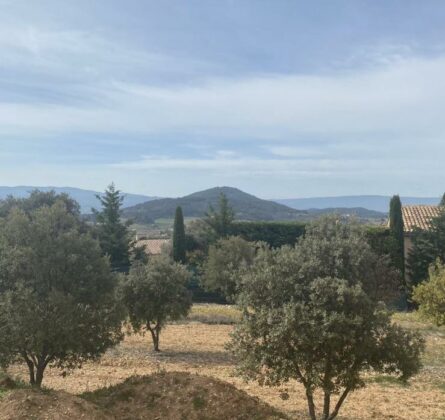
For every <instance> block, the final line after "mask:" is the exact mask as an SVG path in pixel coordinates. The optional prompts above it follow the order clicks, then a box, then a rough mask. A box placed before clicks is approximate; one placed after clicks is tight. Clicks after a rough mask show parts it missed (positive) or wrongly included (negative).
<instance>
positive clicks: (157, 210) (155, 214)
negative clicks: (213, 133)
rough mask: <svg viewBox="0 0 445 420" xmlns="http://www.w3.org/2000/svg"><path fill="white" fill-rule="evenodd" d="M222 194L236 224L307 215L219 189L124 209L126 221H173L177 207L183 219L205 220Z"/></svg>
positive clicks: (233, 190) (283, 206)
mask: <svg viewBox="0 0 445 420" xmlns="http://www.w3.org/2000/svg"><path fill="white" fill-rule="evenodd" d="M221 193H223V194H224V195H225V196H226V197H227V199H228V200H229V202H230V205H231V206H232V207H233V210H234V213H235V218H236V219H237V220H295V219H296V218H297V217H300V216H306V215H307V213H306V212H304V211H299V210H295V209H292V208H290V207H287V206H285V205H282V204H278V203H275V202H273V201H270V200H261V199H259V198H257V197H255V196H253V195H250V194H247V193H245V192H243V191H240V190H238V189H236V188H230V187H216V188H210V189H208V190H205V191H199V192H196V193H193V194H190V195H187V196H185V197H180V198H163V199H157V200H151V201H148V202H146V203H142V204H138V205H136V206H132V207H127V208H125V209H123V214H124V216H125V217H126V218H129V219H132V220H134V221H135V222H137V223H152V222H153V221H155V220H156V221H158V219H171V216H172V214H173V213H174V212H175V209H176V207H178V206H181V208H182V211H183V214H184V217H186V218H187V217H195V218H198V217H199V218H201V217H205V214H206V212H208V207H209V205H212V206H213V207H214V208H218V207H219V200H220V196H221Z"/></svg>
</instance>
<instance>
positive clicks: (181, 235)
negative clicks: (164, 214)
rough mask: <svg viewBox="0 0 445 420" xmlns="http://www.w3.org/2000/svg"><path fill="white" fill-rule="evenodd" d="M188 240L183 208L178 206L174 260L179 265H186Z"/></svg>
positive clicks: (174, 227) (175, 224)
mask: <svg viewBox="0 0 445 420" xmlns="http://www.w3.org/2000/svg"><path fill="white" fill-rule="evenodd" d="M185 249H186V238H185V228H184V216H183V215H182V208H181V207H180V206H178V207H177V208H176V213H175V221H174V224H173V260H174V261H176V262H179V263H182V264H184V263H185Z"/></svg>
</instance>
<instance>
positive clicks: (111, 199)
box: [93, 184, 141, 272]
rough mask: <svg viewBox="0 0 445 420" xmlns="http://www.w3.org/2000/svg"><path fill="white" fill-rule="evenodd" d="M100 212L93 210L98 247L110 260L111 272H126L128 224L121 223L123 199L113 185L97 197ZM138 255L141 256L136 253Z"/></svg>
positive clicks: (131, 243)
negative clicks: (100, 206)
mask: <svg viewBox="0 0 445 420" xmlns="http://www.w3.org/2000/svg"><path fill="white" fill-rule="evenodd" d="M97 199H98V200H99V201H100V203H101V205H102V210H101V211H97V210H94V209H93V213H94V214H95V217H96V230H97V236H98V238H99V242H100V246H101V248H102V251H103V253H104V254H105V255H107V256H108V257H109V258H110V263H111V267H112V269H113V271H120V272H127V271H128V269H129V267H130V250H131V247H132V246H133V241H132V238H131V233H130V230H129V228H128V226H129V223H123V222H122V221H121V216H120V211H121V206H122V203H123V201H124V197H123V196H122V195H121V192H120V191H119V190H116V188H115V186H114V184H111V185H110V186H109V187H108V188H107V190H106V191H105V194H104V196H100V195H98V196H97ZM138 255H141V254H140V253H138Z"/></svg>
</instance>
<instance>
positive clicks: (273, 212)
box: [0, 186, 440, 223]
mask: <svg viewBox="0 0 445 420" xmlns="http://www.w3.org/2000/svg"><path fill="white" fill-rule="evenodd" d="M36 188H37V189H39V190H41V191H50V190H55V191H56V192H57V193H67V194H69V195H70V196H71V197H72V198H74V199H75V200H76V201H78V202H79V204H80V206H81V211H82V213H90V212H91V208H98V206H99V202H98V200H97V198H96V194H101V193H99V192H97V191H92V190H84V189H80V188H72V187H32V186H18V187H1V186H0V199H4V198H6V197H7V196H8V195H12V196H14V197H26V196H27V195H29V192H30V191H32V190H33V189H36ZM221 192H224V193H225V194H226V195H227V197H228V199H229V201H230V204H231V206H232V207H233V208H234V210H235V214H236V217H237V219H240V220H310V219H313V218H316V217H318V216H320V215H322V214H328V213H337V214H340V215H342V216H348V217H349V216H355V217H357V218H359V219H374V220H378V219H382V218H385V217H386V215H387V212H388V207H389V200H390V199H391V197H389V196H382V195H359V196H341V197H315V198H288V199H279V200H263V199H260V198H257V197H255V196H253V195H251V194H247V193H245V192H243V191H240V190H239V189H236V188H231V187H216V188H211V189H208V190H205V191H200V192H196V193H193V194H190V195H187V196H185V197H180V198H159V197H151V196H146V195H142V194H127V193H124V197H125V198H124V205H123V207H124V211H123V213H124V216H125V217H129V218H132V219H133V220H134V221H135V222H139V223H147V222H151V221H153V220H156V219H161V218H167V219H170V218H172V217H173V215H174V212H175V209H176V206H178V205H179V206H182V209H183V212H184V215H185V216H187V217H202V216H203V215H204V214H205V212H206V211H207V210H208V207H209V204H211V205H213V206H216V205H217V202H218V198H219V195H220V193H221ZM439 201H440V199H439V198H438V197H402V203H403V204H405V205H409V204H411V205H412V204H429V205H437V204H438V203H439Z"/></svg>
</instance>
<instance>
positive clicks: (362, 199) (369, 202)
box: [274, 195, 440, 213]
mask: <svg viewBox="0 0 445 420" xmlns="http://www.w3.org/2000/svg"><path fill="white" fill-rule="evenodd" d="M390 200H391V197H390V196H384V195H351V196H340V197H314V198H286V199H281V200H274V201H276V202H277V203H281V204H284V205H286V206H289V207H292V208H294V209H299V210H309V209H328V208H333V209H340V208H342V209H344V208H349V209H350V208H359V207H361V208H364V209H367V210H374V211H378V212H382V213H388V209H389V201H390ZM401 200H402V204H404V205H414V204H428V205H437V204H439V202H440V198H439V197H401Z"/></svg>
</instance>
